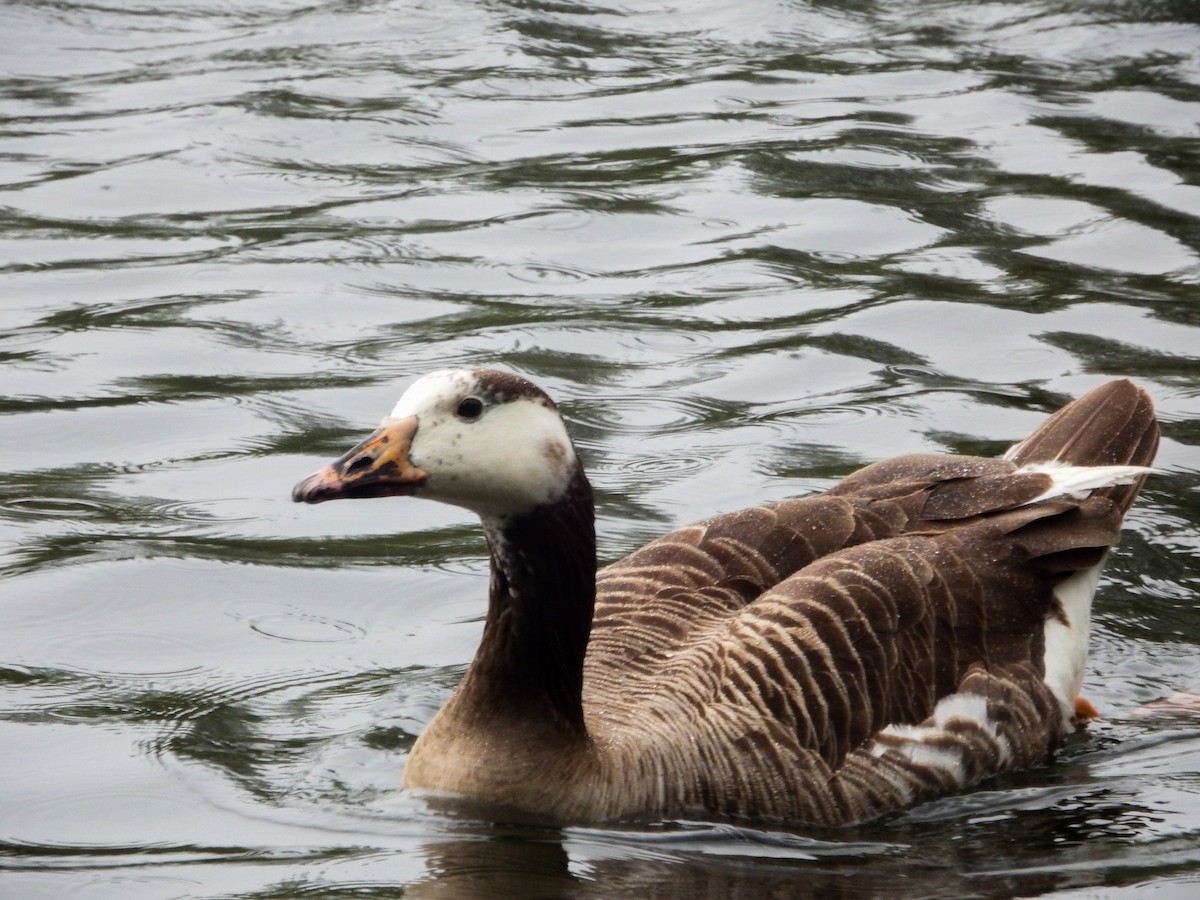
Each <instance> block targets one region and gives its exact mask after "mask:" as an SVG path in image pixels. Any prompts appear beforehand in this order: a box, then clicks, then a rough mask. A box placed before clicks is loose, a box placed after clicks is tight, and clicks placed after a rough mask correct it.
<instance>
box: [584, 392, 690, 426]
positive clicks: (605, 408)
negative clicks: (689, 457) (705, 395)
mask: <svg viewBox="0 0 1200 900" xmlns="http://www.w3.org/2000/svg"><path fill="white" fill-rule="evenodd" d="M707 412H709V410H708V409H707V407H705V406H704V405H703V404H701V403H698V402H696V401H691V402H689V401H686V400H680V399H678V398H674V399H671V400H657V399H651V398H648V397H611V398H608V401H607V402H605V403H604V404H603V405H597V406H586V407H581V408H580V409H579V410H578V412H577V413H576V416H575V418H576V419H577V420H578V421H580V422H582V423H584V424H587V425H590V426H592V427H594V428H598V429H600V430H601V431H603V432H605V433H621V434H664V433H670V432H675V431H683V430H685V429H687V428H690V427H692V426H694V425H695V424H696V423H697V422H700V421H702V420H703V419H704V418H705V415H706V413H707Z"/></svg>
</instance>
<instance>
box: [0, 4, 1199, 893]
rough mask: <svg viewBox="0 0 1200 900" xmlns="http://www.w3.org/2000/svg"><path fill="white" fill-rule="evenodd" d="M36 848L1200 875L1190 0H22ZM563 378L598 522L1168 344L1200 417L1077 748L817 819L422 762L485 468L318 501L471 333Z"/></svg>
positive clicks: (462, 660)
mask: <svg viewBox="0 0 1200 900" xmlns="http://www.w3.org/2000/svg"><path fill="white" fill-rule="evenodd" d="M0 22H2V24H3V27H2V28H0V51H2V53H0V59H2V60H3V63H2V65H0V73H2V74H0V449H2V453H3V463H4V465H3V468H2V469H0V610H2V620H3V623H4V627H3V629H2V630H0V761H2V763H3V766H2V768H3V770H4V774H3V776H2V777H0V894H3V895H5V896H13V897H24V898H39V897H47V898H49V897H55V898H57V897H64V896H78V897H121V898H166V897H233V896H238V897H263V898H266V897H272V898H275V897H298V896H329V897H337V896H356V897H363V896H380V897H383V896H395V895H397V894H398V893H399V892H401V891H403V892H404V893H405V895H406V896H439V897H441V896H453V897H470V896H481V897H490V896H504V895H506V894H509V895H514V896H564V897H591V896H595V897H612V896H622V895H636V896H654V897H674V896H678V897H689V898H691V897H696V896H712V897H722V898H724V897H739V896H745V897H762V896H771V895H775V896H799V895H802V894H804V893H808V892H815V891H821V892H823V893H824V894H826V895H829V896H842V895H845V896H871V895H880V896H889V897H896V896H913V897H917V896H920V897H939V896H944V897H961V896H965V895H971V896H1008V895H1012V894H1021V895H1023V896H1033V895H1040V894H1055V895H1058V896H1065V897H1076V896H1088V897H1096V896H1101V897H1107V896H1117V895H1126V894H1128V895H1142V894H1143V893H1145V892H1149V891H1154V892H1156V896H1162V897H1185V896H1192V895H1193V893H1195V892H1196V891H1197V890H1200V730H1198V729H1200V717H1198V716H1197V715H1196V714H1195V713H1193V712H1188V711H1186V710H1183V711H1179V710H1173V709H1171V708H1167V709H1165V710H1164V709H1162V708H1161V707H1159V708H1156V707H1153V706H1151V707H1147V705H1148V704H1153V703H1155V701H1159V700H1162V699H1163V698H1165V697H1169V696H1171V695H1172V694H1174V693H1175V692H1177V691H1200V662H1198V659H1200V657H1198V650H1200V647H1198V645H1200V609H1198V608H1197V603H1196V589H1197V582H1198V580H1200V579H1198V576H1197V559H1198V557H1200V449H1198V445H1200V152H1198V150H1197V148H1198V147H1200V141H1198V138H1200V15H1198V14H1197V12H1196V9H1195V7H1194V6H1193V5H1192V4H1188V3H1179V2H1175V3H1172V2H1167V0H1163V2H1156V3H1143V4H1128V3H1119V2H1115V0H1114V2H1092V3H1074V2H1049V0H1042V2H1033V0H1013V2H1007V3H1003V2H994V3H974V2H972V3H962V2H925V3H918V4H913V3H901V2H892V0H878V2H854V0H845V2H812V3H804V2H799V0H793V2H785V0H779V2H768V0H744V2H739V3H734V4H730V3H717V2H689V3H686V4H685V3H675V4H670V3H648V2H641V0H628V2H620V3H613V4H583V3H574V2H569V0H565V2H536V0H512V2H501V0H448V2H437V3H432V2H430V3H423V2H415V0H412V2H383V0H381V2H334V3H323V4H312V3H301V2H286V0H257V2H253V3H220V2H213V3H200V2H198V0H177V2H167V0H162V2H150V0H146V2H135V3H125V2H121V3H118V2H92V3H73V2H9V3H6V4H4V5H2V6H0ZM484 362H489V363H498V364H502V365H505V366H508V367H511V368H513V369H515V370H517V371H519V372H521V373H523V374H526V375H528V376H530V377H532V378H534V379H535V380H537V381H538V382H539V383H541V384H543V385H544V386H545V387H547V388H548V389H549V390H550V391H551V392H552V393H553V394H554V395H555V396H556V397H557V398H558V399H559V400H560V401H561V405H562V407H563V409H564V411H565V413H566V415H567V417H568V419H569V423H570V425H571V428H572V430H573V432H574V434H575V436H576V438H577V441H578V443H579V445H580V448H581V451H582V452H583V454H584V456H585V458H586V461H587V463H588V467H589V470H590V472H591V473H592V477H593V482H594V483H595V485H596V487H597V489H598V499H599V531H600V542H601V556H602V557H603V559H605V560H609V559H613V558H616V557H618V556H619V555H621V554H622V553H624V552H626V551H628V550H630V549H632V548H633V547H636V546H637V545H638V544H640V543H641V542H642V541H644V540H645V539H647V538H649V537H652V536H654V535H656V534H658V533H660V532H661V531H663V530H665V529H666V528H668V527H670V526H672V525H675V524H682V523H684V522H687V521H689V520H692V519H696V518H700V517H702V516H705V515H708V514H710V513H713V512H716V511H720V510H726V509H732V508H736V507H737V506H739V505H743V504H745V503H748V502H756V501H758V500H761V499H773V498H782V497H786V496H791V495H795V494H800V493H804V492H807V491H811V490H814V489H818V488H821V487H824V486H827V485H829V484H831V483H832V482H833V480H835V479H836V478H837V477H839V476H841V475H844V474H845V473H847V472H849V471H851V470H853V469H854V468H855V467H857V466H859V465H861V464H863V463H865V462H869V461H871V460H874V459H878V458H880V457H882V456H886V455H890V454H893V453H900V452H907V451H914V450H926V451H928V450H951V451H964V452H984V453H992V452H997V451H999V450H1000V449H1002V448H1003V447H1005V446H1006V445H1007V444H1008V443H1010V442H1012V441H1013V440H1015V439H1017V438H1019V437H1021V436H1022V435H1023V434H1024V433H1026V432H1027V431H1028V430H1029V429H1031V428H1032V427H1033V426H1034V425H1035V424H1036V423H1037V422H1038V421H1039V419H1040V418H1041V417H1042V416H1044V415H1045V413H1046V412H1047V411H1049V410H1051V409H1053V408H1055V407H1056V406H1057V405H1058V404H1060V403H1061V402H1063V401H1064V400H1065V399H1067V398H1068V397H1070V396H1073V395H1076V394H1078V393H1080V392H1081V391H1083V390H1085V389H1087V388H1088V387H1091V386H1093V385H1094V384H1097V383H1099V382H1100V381H1101V380H1103V379H1104V378H1105V377H1109V376H1116V375H1122V376H1128V377H1132V378H1134V379H1135V380H1137V381H1138V382H1139V383H1141V384H1143V385H1145V386H1146V387H1147V388H1148V389H1149V390H1150V391H1151V392H1152V393H1153V395H1154V396H1155V398H1156V400H1157V402H1158V404H1159V408H1160V411H1161V416H1162V419H1163V424H1164V431H1165V439H1164V443H1163V449H1162V452H1161V456H1160V459H1159V464H1160V465H1161V467H1162V470H1163V471H1162V474H1161V475H1159V476H1157V477H1155V478H1154V479H1153V480H1152V481H1151V483H1150V484H1149V486H1148V488H1147V490H1146V492H1145V493H1144V495H1143V500H1142V501H1141V502H1140V504H1139V505H1138V506H1137V507H1136V508H1135V510H1134V511H1133V514H1132V515H1131V517H1130V521H1129V530H1128V532H1127V534H1126V539H1125V541H1124V544H1123V547H1122V550H1121V551H1120V552H1119V553H1118V554H1117V555H1115V556H1114V558H1113V560H1112V562H1111V564H1110V566H1109V568H1108V570H1107V574H1106V578H1105V580H1104V582H1103V585H1102V588H1101V593H1100V595H1099V598H1098V601H1097V607H1096V623H1095V639H1094V649H1093V665H1092V669H1091V673H1090V674H1089V677H1088V681H1087V683H1086V685H1085V693H1086V694H1087V696H1088V697H1089V698H1091V699H1092V701H1093V702H1094V703H1095V704H1096V705H1097V706H1098V707H1099V708H1100V709H1101V711H1102V712H1103V713H1104V716H1105V719H1104V721H1103V722H1101V723H1099V724H1097V725H1096V726H1094V727H1093V728H1092V729H1091V730H1090V731H1089V732H1088V733H1087V734H1084V735H1079V736H1076V737H1074V738H1073V739H1072V740H1071V741H1070V742H1069V743H1068V745H1067V747H1066V748H1065V749H1064V752H1063V753H1062V754H1061V757H1060V759H1059V761H1058V762H1057V763H1056V764H1055V765H1054V766H1052V767H1049V768H1045V769H1040V770H1037V771H1033V772H1026V773H1020V774H1016V775H1012V776H1007V777H1005V778H1003V779H997V780H992V781H989V782H987V783H985V784H984V785H982V786H981V787H980V789H978V790H975V791H972V792H970V793H967V794H964V795H961V796H955V797H948V798H943V799H940V800H937V801H934V802H931V803H927V804H924V805H922V806H919V807H917V808H915V809H913V810H910V811H907V812H905V813H902V814H899V815H897V816H893V817H890V818H888V819H886V820H884V821H881V822H877V823H873V824H871V825H868V826H863V827H860V828H855V829H849V830H844V831H834V832H823V833H816V832H813V831H804V830H796V831H787V830H780V829H754V828H733V827H731V826H728V825H721V824H714V823H699V822H683V823H662V824H659V825H656V826H653V827H640V828H633V827H630V828H613V829H589V828H569V829H564V830H552V829H539V828H534V827H529V826H516V825H512V826H505V825H497V824H494V823H492V822H490V821H489V820H488V819H487V817H486V816H485V815H483V814H479V813H476V812H473V811H470V810H462V809H442V808H438V807H437V806H436V805H432V804H429V803H427V802H425V801H423V800H421V799H420V798H414V797H409V796H406V795H404V794H402V793H400V792H398V791H397V784H398V780H399V772H400V770H401V768H402V765H403V759H404V754H405V752H406V750H407V748H408V747H409V746H411V743H412V741H413V739H414V738H415V735H416V734H417V733H419V731H420V730H421V728H422V727H423V725H424V723H425V722H427V721H428V719H429V718H430V716H431V715H432V714H433V712H434V711H435V710H436V709H437V707H438V705H439V704H440V703H441V702H442V701H443V700H444V699H445V697H446V696H447V695H448V693H449V691H450V690H451V689H452V688H453V686H454V684H455V683H456V681H457V679H458V678H459V677H460V676H461V674H462V672H463V670H464V667H465V664H466V662H467V661H468V660H469V658H470V656H471V654H472V652H473V650H474V646H475V641H476V640H477V638H478V635H479V631H480V627H481V619H482V615H483V600H484V596H485V591H486V567H485V564H484V562H483V559H482V553H483V545H482V540H481V538H480V536H479V535H478V533H477V529H476V527H475V525H474V523H472V522H471V521H470V519H469V518H468V517H467V516H465V515H464V514H460V513H458V512H456V511H453V510H449V509H444V508H441V507H436V506H433V505H423V504H421V503H419V502H407V503H404V502H392V501H388V502H382V501H381V502H378V503H370V504H368V503H345V504H328V505H325V506H321V507H318V508H302V507H298V506H295V505H293V504H291V503H290V501H289V499H288V497H289V491H290V488H291V485H292V484H293V483H294V482H295V481H296V480H297V479H298V478H299V477H301V476H302V475H304V474H306V473H307V472H308V471H310V470H311V469H313V468H314V467H315V466H316V465H318V464H320V463H321V462H323V461H325V460H326V459H327V458H329V457H330V456H332V455H336V454H339V453H340V452H342V450H344V449H345V448H346V447H348V446H349V444H350V443H352V442H353V441H354V440H356V439H357V438H358V437H360V436H361V435H362V434H364V433H365V431H366V430H367V429H368V428H369V427H371V425H372V424H373V423H374V422H375V421H376V420H377V419H378V418H379V417H380V416H381V415H382V414H384V413H385V412H386V411H387V410H388V409H390V408H391V405H392V404H393V403H394V401H395V399H396V397H397V396H398V394H399V393H400V391H401V390H402V388H403V386H404V384H406V383H407V381H408V380H410V379H411V378H412V377H413V376H415V375H417V374H420V373H423V372H425V371H428V370H429V369H431V368H435V367H440V366H445V365H458V364H469V365H476V364H480V363H484Z"/></svg>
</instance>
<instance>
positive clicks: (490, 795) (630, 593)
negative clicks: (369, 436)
mask: <svg viewBox="0 0 1200 900" xmlns="http://www.w3.org/2000/svg"><path fill="white" fill-rule="evenodd" d="M469 374H470V375H471V377H472V378H473V379H474V380H468V381H469V384H470V386H471V388H472V389H473V390H474V391H475V392H476V393H477V394H480V395H482V396H484V397H485V398H489V395H488V393H487V391H488V384H489V379H491V378H493V376H494V377H495V379H496V383H497V385H500V383H501V376H498V375H496V373H489V372H486V371H481V372H474V373H469ZM501 386H502V388H503V391H502V392H503V395H504V397H503V399H502V400H498V401H496V402H514V401H519V400H520V399H522V398H525V399H530V398H532V399H536V401H537V403H538V404H540V405H542V406H543V407H544V408H546V409H549V410H551V411H553V404H551V403H550V402H549V400H548V398H545V395H543V394H541V392H540V391H538V390H537V389H536V388H534V387H533V386H532V385H528V383H526V382H520V383H519V384H516V383H514V380H513V376H507V375H506V376H502V385H501ZM489 399H490V398H489ZM554 414H555V415H557V413H554ZM408 427H409V429H410V430H412V429H413V428H415V429H416V431H417V433H418V434H419V433H420V429H421V428H423V427H425V425H424V423H423V421H422V423H421V424H417V425H412V424H410V425H409V426H408ZM1157 440H1158V426H1157V423H1156V421H1155V417H1154V411H1153V407H1152V404H1151V402H1150V400H1149V398H1148V397H1147V395H1146V394H1145V393H1144V392H1143V391H1141V390H1139V389H1138V388H1136V387H1134V386H1133V385H1132V384H1130V383H1129V382H1127V381H1113V382H1109V383H1108V384H1105V385H1103V386H1101V387H1099V388H1097V389H1096V390H1094V391H1092V392H1091V393H1089V394H1087V395H1086V396H1085V397H1083V398H1081V399H1079V400H1077V401H1075V402H1074V403H1072V404H1070V405H1069V406H1067V407H1065V408H1064V409H1063V410H1061V411H1060V412H1058V413H1057V414H1056V415H1055V416H1053V417H1051V418H1050V419H1049V420H1048V421H1047V422H1046V423H1044V424H1043V425H1042V427H1041V428H1039V429H1038V430H1037V431H1035V433H1034V434H1033V435H1031V436H1030V437H1029V438H1028V439H1026V440H1025V441H1024V442H1023V443H1021V444H1020V445H1018V446H1017V447H1015V448H1013V450H1012V451H1010V454H1009V456H1008V457H1007V458H1005V459H998V460H993V459H980V458H973V457H955V456H937V455H916V456H905V457H898V458H896V459H891V460H886V461H884V462H881V463H877V464H875V465H872V466H868V467H866V468H865V469H862V470H860V471H858V472H856V473H854V474H853V475H851V476H849V477H848V478H846V479H845V480H843V481H842V482H841V483H840V484H838V485H837V486H836V487H834V488H833V489H832V490H830V491H827V492H825V493H823V494H820V495H817V496H814V497H809V498H804V499H797V500H786V501H783V502H780V503H775V504H768V505H764V506H758V507H753V508H749V509H744V510H740V511H738V512H734V513H728V514H725V515H720V516H715V517H713V518H711V519H708V520H706V521H704V522H700V523H698V524H695V525H690V526H687V527H684V528H680V529H679V530H677V531H674V532H672V533H670V534H668V535H666V536H664V537H662V538H659V539H658V540H656V541H653V542H652V543H650V544H648V545H646V546H645V547H643V548H641V549H640V550H637V551H635V552H634V553H632V554H630V555H629V556H628V557H626V558H625V559H624V560H622V561H620V562H618V563H616V564H614V565H612V566H609V567H608V568H606V569H603V570H602V571H600V572H599V573H598V574H594V571H595V537H594V533H593V514H592V500H591V489H590V487H589V486H588V483H587V480H586V478H585V477H584V475H583V472H582V470H581V469H579V468H578V466H577V465H576V466H575V468H574V469H573V470H572V471H571V473H570V478H571V480H570V484H569V486H568V487H567V489H566V490H565V491H564V492H562V494H561V496H559V497H558V499H556V500H555V501H554V502H552V503H548V504H541V505H538V506H537V507H536V508H533V509H532V510H528V511H519V512H516V513H513V514H511V515H501V516H497V515H491V514H489V515H485V528H486V531H487V534H488V539H489V545H490V548H491V554H492V584H491V602H490V606H489V610H488V618H487V621H486V624H485V628H484V635H483V639H482V642H481V646H480V649H479V651H478V653H477V655H476V657H475V659H474V661H473V662H472V664H471V666H470V668H469V670H468V672H467V674H466V676H465V677H464V679H463V682H462V684H461V685H460V686H459V688H458V690H457V691H456V692H455V694H454V696H453V697H452V699H451V700H450V701H449V702H448V703H447V705H446V706H445V708H443V710H442V711H441V712H440V713H439V714H438V715H437V716H436V717H435V719H434V720H433V721H432V722H431V723H430V725H429V726H428V728H427V730H426V731H425V733H424V734H423V735H422V736H421V737H420V739H419V740H418V742H417V744H416V746H415V747H414V748H413V750H412V753H411V755H410V758H409V761H408V764H407V768H406V772H405V783H406V784H407V785H409V786H411V787H417V788H424V789H428V790H433V791H437V792H440V793H451V794H457V795H462V796H465V797H468V798H471V799H474V800H482V801H486V802H489V803H495V804H499V805H502V806H505V807H510V808H512V809H515V810H521V811H525V812H529V813H533V814H536V815H539V816H542V817H545V818H548V819H551V820H554V821H558V822H573V821H575V822H577V821H601V820H647V819H661V818H664V817H678V816H703V817H713V816H717V817H736V818H742V817H745V818H760V819H775V820H784V821H788V822H795V823H814V824H820V825H837V824H844V823H850V822H856V821H861V820H864V819H868V818H871V817H874V816H877V815H879V814H881V813H884V812H887V811H889V810H894V809H897V808H899V807H902V806H904V805H906V804H908V803H911V802H913V801H915V800H918V799H920V798H922V797H928V796H932V795H934V794H937V793H939V792H943V791H947V790H954V789H957V788H960V787H963V786H964V785H967V784H970V783H971V782H973V781H975V780H977V779H979V778H981V777H983V776H986V775H989V774H993V773H996V772H1000V771H1004V770H1007V769H1012V768H1016V767H1021V766H1029V765H1035V764H1038V763H1041V762H1043V761H1045V760H1046V759H1047V758H1048V757H1049V756H1050V754H1051V753H1052V752H1053V750H1054V749H1055V747H1056V746H1057V744H1058V743H1059V741H1060V740H1061V738H1062V736H1063V735H1064V734H1065V732H1066V731H1067V729H1068V727H1069V716H1070V704H1071V702H1072V701H1073V700H1074V697H1073V696H1068V695H1069V694H1071V693H1072V691H1073V690H1074V689H1077V681H1078V672H1077V671H1076V670H1077V669H1078V668H1079V667H1080V666H1081V665H1082V656H1081V655H1080V654H1081V653H1082V650H1081V649H1080V642H1081V641H1084V642H1085V641H1086V629H1087V607H1088V604H1089V603H1090V590H1091V588H1092V587H1094V581H1090V580H1089V579H1093V578H1094V573H1095V571H1096V570H1097V567H1098V566H1099V564H1100V563H1101V562H1102V560H1103V557H1104V554H1105V553H1106V552H1107V549H1108V548H1109V547H1110V546H1111V545H1112V544H1114V543H1116V541H1117V539H1118V536H1119V532H1120V527H1121V520H1122V517H1123V515H1124V513H1125V511H1126V510H1127V509H1128V508H1129V506H1130V504H1131V503H1132V502H1133V499H1134V497H1135V496H1136V495H1137V492H1138V490H1139V489H1140V487H1141V482H1142V480H1143V478H1144V472H1141V471H1135V470H1132V469H1129V470H1125V471H1118V470H1113V471H1112V472H1108V473H1107V474H1104V473H1101V474H1104V478H1106V479H1107V480H1104V481H1103V485H1104V486H1099V487H1098V486H1097V485H1096V484H1089V485H1088V486H1085V487H1083V488H1079V489H1076V490H1068V489H1066V488H1062V487H1056V485H1061V484H1064V483H1066V482H1065V480H1064V479H1066V477H1067V476H1066V475H1065V474H1062V473H1064V472H1066V471H1067V470H1063V469H1059V468H1056V466H1072V467H1081V466H1098V465H1104V466H1127V467H1128V466H1138V467H1145V466H1148V465H1149V464H1150V463H1151V462H1152V461H1153V457H1154V452H1155V449H1156V446H1157ZM367 443H368V444H369V442H367ZM366 446H367V444H364V445H362V447H366ZM362 447H360V448H356V450H355V451H352V453H351V454H347V456H346V457H344V458H343V460H341V461H339V463H335V464H334V467H333V469H331V470H327V471H325V472H323V473H318V475H314V476H313V477H312V478H310V479H309V480H307V481H306V482H304V483H302V484H301V485H300V486H298V487H297V492H296V497H297V499H302V500H305V499H307V500H314V501H315V500H318V499H324V498H325V497H326V496H338V495H339V494H338V493H337V491H339V490H341V491H344V492H345V494H346V495H350V496H353V495H354V494H355V491H356V490H358V491H359V493H360V495H365V490H364V489H363V488H356V486H355V479H356V478H357V477H358V472H359V471H361V470H362V469H363V466H362V465H361V460H362V459H363V458H364V457H363V453H364V451H363V449H362ZM413 455H414V457H415V456H416V454H415V453H414V454H413ZM351 459H354V460H355V461H356V462H355V465H356V467H357V468H356V471H355V472H353V473H351V472H348V471H346V467H347V466H348V465H349V463H348V462H347V461H349V460H351ZM1041 464H1048V465H1041ZM339 466H341V468H338V467H339ZM426 467H428V468H429V469H430V471H431V472H432V471H433V467H432V466H427V465H426V463H425V462H424V461H422V462H420V467H419V468H414V465H409V466H408V468H407V469H405V470H404V471H405V472H406V475H405V478H407V479H408V480H406V481H404V483H403V486H402V489H401V488H397V489H395V490H391V491H390V492H392V493H413V492H414V490H415V488H412V489H410V488H411V485H413V484H415V483H419V482H418V481H414V479H415V478H416V476H412V475H409V474H407V473H409V472H413V471H415V472H417V473H420V474H421V475H423V474H424V471H423V469H424V468H426ZM331 472H332V474H331ZM1070 473H1071V474H1072V475H1074V474H1077V473H1078V470H1070ZM1083 474H1084V475H1086V476H1088V477H1092V476H1091V473H1083ZM1097 477H1099V476H1097ZM318 482H319V488H318V486H317V485H318ZM397 484H399V482H397ZM431 484H432V482H431ZM386 491H388V489H387V488H386V485H385V486H384V487H383V488H381V487H380V486H379V484H378V482H377V481H372V482H371V483H370V487H369V492H370V493H371V495H378V494H379V493H381V492H386ZM1048 491H1051V492H1052V493H1054V492H1055V491H1057V494H1056V495H1055V496H1051V497H1048V498H1044V497H1043V495H1045V494H1046V493H1047V492H1048ZM429 493H430V494H431V495H432V494H433V492H432V491H430V492H429ZM464 505H466V504H465V503H464ZM593 592H594V593H593ZM593 596H594V608H593ZM1052 644H1053V645H1054V646H1053V647H1051V645H1052ZM1048 648H1050V649H1049V651H1048ZM1062 648H1066V649H1067V650H1069V651H1070V652H1071V653H1073V654H1075V655H1076V656H1079V658H1078V659H1075V658H1074V657H1072V659H1070V660H1068V661H1067V662H1066V663H1062V662H1061V661H1060V660H1059V659H1058V655H1059V654H1060V652H1066V651H1063V649H1062ZM1064 667H1065V668H1064ZM1064 673H1065V674H1064Z"/></svg>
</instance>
